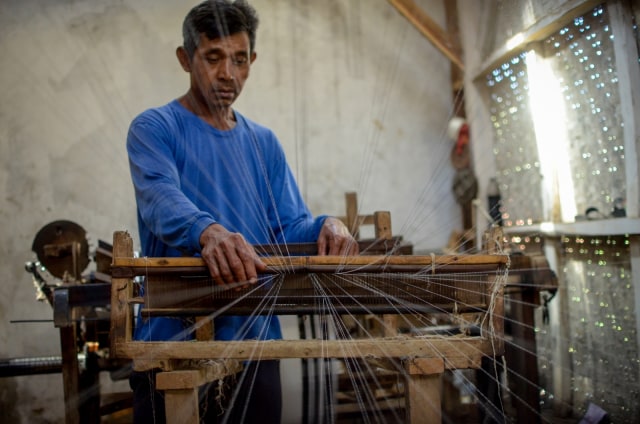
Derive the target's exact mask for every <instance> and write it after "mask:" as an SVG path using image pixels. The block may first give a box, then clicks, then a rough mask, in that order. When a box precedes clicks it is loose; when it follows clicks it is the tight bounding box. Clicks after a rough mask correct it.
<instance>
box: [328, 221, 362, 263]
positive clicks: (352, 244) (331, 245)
mask: <svg viewBox="0 0 640 424" xmlns="http://www.w3.org/2000/svg"><path fill="white" fill-rule="evenodd" d="M359 251H360V248H359V247H358V242H357V241H356V240H355V239H354V238H353V236H352V235H351V233H350V232H349V229H348V228H347V226H346V225H344V223H343V222H342V221H340V220H339V219H338V218H334V217H328V218H326V219H325V221H324V224H323V225H322V229H321V230H320V235H319V236H318V255H319V256H325V255H339V256H352V255H357V254H358V253H359Z"/></svg>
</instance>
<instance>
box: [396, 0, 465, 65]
mask: <svg viewBox="0 0 640 424" xmlns="http://www.w3.org/2000/svg"><path fill="white" fill-rule="evenodd" d="M388 1H389V3H391V5H392V6H393V7H395V8H396V9H397V10H398V11H399V12H400V13H401V14H402V15H403V16H404V17H405V18H407V20H408V21H409V22H411V24H412V25H413V26H414V27H416V29H417V30H418V31H420V33H421V34H422V35H424V36H425V37H427V40H429V41H430V42H431V43H432V44H433V45H434V46H435V47H436V48H437V49H438V50H439V51H440V52H441V53H442V54H444V55H445V56H446V57H447V58H448V59H449V60H450V61H451V62H452V63H453V64H454V65H455V66H457V67H458V68H460V69H461V70H464V65H463V63H462V59H461V58H460V55H459V54H457V52H456V51H455V49H454V48H453V47H452V45H451V41H450V40H449V36H448V35H447V33H446V32H445V31H444V30H443V29H442V28H441V27H440V26H439V25H438V24H437V23H436V22H435V21H434V20H433V19H431V17H430V16H429V15H428V14H427V13H426V12H425V11H424V10H422V9H421V8H420V7H419V6H418V5H417V4H415V2H414V1H413V0H388Z"/></svg>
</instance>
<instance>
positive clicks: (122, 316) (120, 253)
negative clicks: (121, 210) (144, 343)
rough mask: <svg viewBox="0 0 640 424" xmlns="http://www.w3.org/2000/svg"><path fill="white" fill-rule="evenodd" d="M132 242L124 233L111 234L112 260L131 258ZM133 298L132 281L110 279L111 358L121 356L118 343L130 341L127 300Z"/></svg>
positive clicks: (130, 327)
mask: <svg viewBox="0 0 640 424" xmlns="http://www.w3.org/2000/svg"><path fill="white" fill-rule="evenodd" d="M132 257H133V240H132V239H131V236H130V235H129V233H128V232H126V231H116V232H115V233H114V234H113V258H114V259H115V258H132ZM132 296H133V280H132V279H130V278H115V277H114V278H112V279H111V349H110V354H111V355H112V356H113V357H116V358H117V357H119V356H122V355H121V352H119V351H118V347H119V346H118V345H119V344H120V343H124V342H129V341H131V339H132V330H133V329H132V323H133V321H132V320H133V317H132V315H133V313H132V310H131V307H130V305H129V299H131V297H132Z"/></svg>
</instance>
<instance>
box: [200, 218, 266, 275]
mask: <svg viewBox="0 0 640 424" xmlns="http://www.w3.org/2000/svg"><path fill="white" fill-rule="evenodd" d="M200 246H201V247H202V251H201V255H202V259H204V261H205V263H206V264H207V266H208V268H209V272H210V273H211V277H213V281H215V283H216V284H219V285H224V284H231V283H242V282H247V283H255V282H257V281H258V272H264V271H265V270H266V269H267V266H266V265H265V264H264V262H262V260H260V257H259V256H258V255H257V253H256V251H255V250H254V249H253V246H251V245H250V244H249V243H247V241H246V240H245V238H244V237H243V236H242V234H240V233H232V232H230V231H228V230H227V229H226V228H224V227H223V226H222V225H220V224H212V225H210V226H208V227H207V228H205V230H204V231H203V232H202V234H200Z"/></svg>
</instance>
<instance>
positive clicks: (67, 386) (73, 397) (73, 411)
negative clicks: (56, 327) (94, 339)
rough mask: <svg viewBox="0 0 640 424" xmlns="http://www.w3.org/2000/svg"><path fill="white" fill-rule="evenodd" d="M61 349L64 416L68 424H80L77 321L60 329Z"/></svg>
mask: <svg viewBox="0 0 640 424" xmlns="http://www.w3.org/2000/svg"><path fill="white" fill-rule="evenodd" d="M60 348H61V353H62V384H63V390H64V416H65V423H66V424H79V423H80V412H79V410H78V407H79V405H80V402H79V401H80V400H79V399H78V387H79V381H78V351H77V344H76V323H75V321H74V322H72V323H71V325H69V326H67V327H60Z"/></svg>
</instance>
